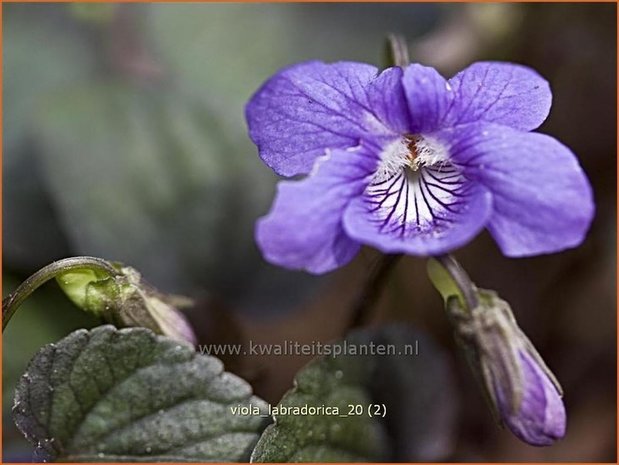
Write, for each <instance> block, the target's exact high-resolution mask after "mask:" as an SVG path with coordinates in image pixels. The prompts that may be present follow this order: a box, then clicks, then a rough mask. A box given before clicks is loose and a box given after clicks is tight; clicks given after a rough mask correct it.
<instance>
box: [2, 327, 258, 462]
mask: <svg viewBox="0 0 619 465" xmlns="http://www.w3.org/2000/svg"><path fill="white" fill-rule="evenodd" d="M250 404H251V405H254V406H257V407H258V408H259V409H260V410H261V411H262V410H263V409H265V408H266V404H265V403H264V401H262V400H260V399H258V398H257V397H254V396H252V393H251V387H250V386H249V385H248V384H247V383H246V382H245V381H243V380H242V379H240V378H238V377H236V376H234V375H232V374H230V373H227V372H224V371H223V366H222V364H221V362H220V361H219V360H217V359H216V358H214V357H208V356H203V355H198V354H196V353H195V352H194V351H193V350H192V349H191V348H190V347H188V346H186V345H183V344H179V343H177V342H175V341H172V340H171V339H168V338H165V337H162V336H156V335H154V334H153V333H152V332H150V331H149V330H146V329H143V328H129V329H123V330H117V329H115V328H114V327H112V326H100V327H98V328H95V329H93V330H92V331H86V330H79V331H75V332H74V333H72V334H70V335H69V336H67V337H66V338H64V339H63V340H61V341H60V342H59V343H57V344H50V345H48V346H45V347H44V348H43V349H41V350H40V351H39V353H38V354H37V355H36V356H35V357H34V359H33V360H32V361H31V363H30V365H29V367H28V370H27V371H26V373H25V374H24V375H23V376H22V378H21V381H20V383H19V385H18V388H17V393H16V396H15V407H14V409H13V411H14V415H15V421H16V424H17V425H18V427H19V428H20V430H21V431H22V432H23V433H24V434H25V435H26V436H27V437H28V439H30V441H31V442H33V443H34V444H35V445H36V446H37V449H36V451H35V455H36V456H37V458H43V459H50V458H58V459H59V460H61V461H67V460H69V461H71V460H72V461H92V460H94V461H243V460H247V458H248V456H249V453H250V451H251V448H252V447H253V445H254V443H255V441H256V440H257V438H258V435H259V434H260V432H261V431H262V429H263V428H264V427H265V426H266V424H267V423H268V419H267V418H263V417H261V416H258V415H247V416H242V415H235V414H234V413H233V412H232V410H231V407H234V406H237V405H250Z"/></svg>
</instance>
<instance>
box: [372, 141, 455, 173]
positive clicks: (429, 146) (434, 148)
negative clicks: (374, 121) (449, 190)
mask: <svg viewBox="0 0 619 465" xmlns="http://www.w3.org/2000/svg"><path fill="white" fill-rule="evenodd" d="M380 157H381V160H380V162H379V165H378V169H377V170H376V174H375V176H374V182H377V181H382V180H384V179H387V178H390V177H391V176H393V175H394V174H396V173H397V172H399V171H400V170H401V169H402V168H408V169H410V170H412V171H417V170H419V169H420V168H421V167H423V166H431V167H435V166H436V167H440V165H445V164H447V163H448V161H449V154H448V151H447V148H446V147H445V146H444V145H443V144H441V143H440V142H439V141H438V140H436V139H434V138H431V137H424V136H418V135H414V136H404V137H403V138H401V139H398V140H396V141H394V142H392V143H391V144H389V145H387V147H385V149H384V150H383V151H382V153H381V155H380Z"/></svg>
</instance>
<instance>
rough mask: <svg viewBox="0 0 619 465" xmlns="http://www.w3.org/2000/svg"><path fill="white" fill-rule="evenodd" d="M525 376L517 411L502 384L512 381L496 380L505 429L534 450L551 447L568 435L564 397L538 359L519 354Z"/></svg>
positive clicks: (520, 352)
mask: <svg viewBox="0 0 619 465" xmlns="http://www.w3.org/2000/svg"><path fill="white" fill-rule="evenodd" d="M518 355H519V359H520V366H521V369H522V374H523V382H522V386H521V389H522V398H521V401H520V405H519V408H517V409H516V410H515V411H514V410H513V408H512V405H510V402H509V400H508V397H507V395H506V392H507V391H509V389H505V387H504V386H502V383H504V382H505V381H508V380H501V379H499V378H495V382H494V390H495V395H496V398H497V401H498V409H499V414H500V416H501V419H502V421H503V423H504V424H505V425H507V427H508V428H509V429H510V430H511V432H512V433H514V434H515V435H516V436H517V437H518V438H520V439H521V440H523V441H524V442H526V443H528V444H531V445H533V446H549V445H551V444H553V443H554V442H555V441H557V440H559V439H561V438H562V437H563V436H564V435H565V422H566V416H565V407H564V405H563V401H562V400H561V394H560V393H559V391H558V390H557V388H556V387H555V384H554V382H553V380H552V379H550V378H549V377H548V376H547V375H546V373H545V369H546V367H541V366H540V365H539V364H538V363H537V361H536V360H535V357H533V356H531V355H529V354H528V353H527V352H526V351H519V353H518Z"/></svg>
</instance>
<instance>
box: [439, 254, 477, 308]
mask: <svg viewBox="0 0 619 465" xmlns="http://www.w3.org/2000/svg"><path fill="white" fill-rule="evenodd" d="M434 258H435V259H436V260H437V261H438V262H439V263H440V264H441V265H443V267H445V269H446V270H447V272H448V273H449V275H450V276H451V277H452V279H453V280H454V282H455V283H456V285H457V286H458V288H459V289H460V292H461V293H462V296H463V297H464V300H465V303H466V305H467V307H468V308H469V310H472V309H474V308H476V307H477V306H478V305H479V299H478V298H477V292H476V291H475V289H476V288H475V284H473V281H471V278H469V275H468V274H467V273H466V271H464V268H462V265H460V263H458V261H457V260H456V259H455V257H454V256H453V255H450V254H446V255H438V256H436V257H434Z"/></svg>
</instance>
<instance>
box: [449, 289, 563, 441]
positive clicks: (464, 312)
mask: <svg viewBox="0 0 619 465" xmlns="http://www.w3.org/2000/svg"><path fill="white" fill-rule="evenodd" d="M477 295H478V297H479V304H478V305H477V306H476V307H475V308H473V309H471V310H470V311H469V310H468V309H466V308H464V307H463V306H462V303H461V300H460V299H459V298H457V297H453V296H452V297H450V298H449V299H448V300H447V312H448V314H449V316H450V320H451V321H452V323H453V325H454V332H455V337H456V340H457V341H458V343H459V345H460V346H461V347H462V348H463V349H464V351H465V354H466V357H467V359H468V361H469V364H470V366H471V368H472V369H473V372H474V374H475V376H476V377H477V378H478V380H479V381H480V383H481V385H482V387H483V389H484V391H485V394H486V397H487V398H488V400H489V402H490V404H491V407H492V410H493V411H494V413H495V415H496V417H497V419H498V421H499V422H500V423H501V424H503V425H506V426H507V427H508V428H509V429H510V430H511V432H512V433H513V434H514V435H516V436H517V437H518V438H519V439H521V440H522V441H524V442H526V443H528V444H531V445H534V446H548V445H551V444H553V443H554V442H555V441H557V440H558V439H561V438H562V437H563V436H564V435H565V424H566V414H565V407H564V405H563V401H562V400H561V396H562V391H561V387H560V385H559V383H558V382H557V380H556V378H555V377H554V375H553V374H552V372H551V371H550V370H549V369H548V367H547V366H546V364H545V363H544V361H543V360H542V358H541V356H540V355H539V353H538V352H537V350H536V349H535V347H533V344H532V343H531V341H530V340H529V339H528V338H527V336H526V335H525V334H524V333H523V332H522V330H521V329H520V328H519V327H518V324H517V323H516V320H515V318H514V316H513V314H512V311H511V309H510V307H509V305H508V304H507V302H505V301H504V300H502V299H500V298H499V297H498V296H497V294H496V293H494V292H492V291H486V290H481V289H480V290H477Z"/></svg>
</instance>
